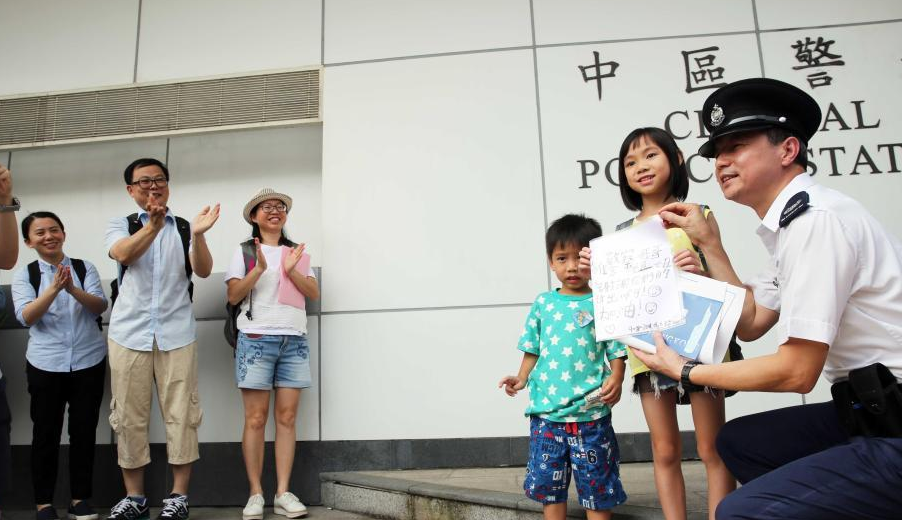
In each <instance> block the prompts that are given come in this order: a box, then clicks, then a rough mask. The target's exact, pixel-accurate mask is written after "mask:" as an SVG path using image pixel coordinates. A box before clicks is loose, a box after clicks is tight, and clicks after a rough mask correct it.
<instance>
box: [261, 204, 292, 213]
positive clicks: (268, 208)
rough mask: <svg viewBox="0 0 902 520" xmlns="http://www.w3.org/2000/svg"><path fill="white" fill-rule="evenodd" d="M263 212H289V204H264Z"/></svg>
mask: <svg viewBox="0 0 902 520" xmlns="http://www.w3.org/2000/svg"><path fill="white" fill-rule="evenodd" d="M260 209H261V210H262V211H263V213H287V212H288V206H286V205H285V204H264V205H262V206H260Z"/></svg>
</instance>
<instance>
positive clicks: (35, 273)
mask: <svg viewBox="0 0 902 520" xmlns="http://www.w3.org/2000/svg"><path fill="white" fill-rule="evenodd" d="M69 261H70V262H72V270H73V271H75V276H77V277H78V281H79V283H81V286H82V288H84V286H85V274H87V272H88V269H87V267H85V261H84V260H80V259H78V258H70V259H69ZM28 281H29V282H31V286H32V287H34V296H35V298H37V296H38V291H39V290H40V288H41V266H39V265H38V261H37V260H35V261H34V262H32V263H30V264H28ZM97 327H98V328H100V330H103V317H101V316H98V317H97Z"/></svg>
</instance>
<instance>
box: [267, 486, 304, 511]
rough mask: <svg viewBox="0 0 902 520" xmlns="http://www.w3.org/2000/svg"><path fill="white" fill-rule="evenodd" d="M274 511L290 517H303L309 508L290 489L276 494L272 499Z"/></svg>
mask: <svg viewBox="0 0 902 520" xmlns="http://www.w3.org/2000/svg"><path fill="white" fill-rule="evenodd" d="M272 505H273V512H274V513H275V514H277V515H284V516H286V517H288V518H301V517H302V516H307V508H306V507H305V506H304V504H302V503H301V501H300V500H298V497H296V496H294V494H293V493H291V492H290V491H286V492H284V493H282V494H281V495H278V496H276V498H274V499H273V501H272Z"/></svg>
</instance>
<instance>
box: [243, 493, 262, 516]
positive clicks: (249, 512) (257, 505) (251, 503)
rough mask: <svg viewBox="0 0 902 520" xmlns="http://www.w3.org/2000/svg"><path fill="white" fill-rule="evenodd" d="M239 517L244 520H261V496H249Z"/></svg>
mask: <svg viewBox="0 0 902 520" xmlns="http://www.w3.org/2000/svg"><path fill="white" fill-rule="evenodd" d="M241 517H242V518H244V520H263V495H259V494H258V495H251V497H250V498H249V499H247V505H246V506H244V511H242V512H241Z"/></svg>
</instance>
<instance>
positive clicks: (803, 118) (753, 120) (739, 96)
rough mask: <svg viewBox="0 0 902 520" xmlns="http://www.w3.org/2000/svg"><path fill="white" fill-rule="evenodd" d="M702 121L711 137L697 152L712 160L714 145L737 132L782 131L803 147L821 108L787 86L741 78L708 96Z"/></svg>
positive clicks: (766, 79) (810, 134)
mask: <svg viewBox="0 0 902 520" xmlns="http://www.w3.org/2000/svg"><path fill="white" fill-rule="evenodd" d="M702 121H703V122H704V124H705V129H706V130H707V131H708V134H709V135H710V138H708V141H707V142H706V143H705V144H703V145H702V146H701V147H700V148H699V149H698V153H699V155H701V156H702V157H708V158H713V157H714V150H715V149H714V142H715V141H717V139H718V138H719V137H723V136H725V135H728V134H733V133H736V132H748V131H751V130H764V129H767V128H783V129H785V130H787V131H788V132H789V133H791V134H792V135H794V136H796V137H798V138H799V139H800V140H801V141H802V142H803V143H805V145H806V146H807V145H808V140H809V139H811V136H813V135H814V133H815V132H817V128H818V126H819V125H820V123H821V108H820V107H819V106H818V105H817V101H815V100H814V98H812V97H811V96H809V95H808V94H807V93H805V92H803V91H802V90H801V89H799V88H798V87H794V86H792V85H790V84H789V83H783V82H782V81H777V80H775V79H769V78H750V79H743V80H740V81H736V82H733V83H730V84H729V85H725V86H723V87H721V88H719V89H717V90H715V91H714V92H712V93H711V95H710V96H708V99H706V100H705V106H704V107H703V108H702Z"/></svg>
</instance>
